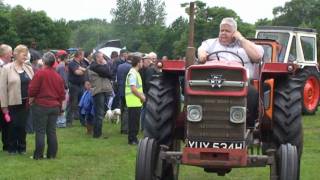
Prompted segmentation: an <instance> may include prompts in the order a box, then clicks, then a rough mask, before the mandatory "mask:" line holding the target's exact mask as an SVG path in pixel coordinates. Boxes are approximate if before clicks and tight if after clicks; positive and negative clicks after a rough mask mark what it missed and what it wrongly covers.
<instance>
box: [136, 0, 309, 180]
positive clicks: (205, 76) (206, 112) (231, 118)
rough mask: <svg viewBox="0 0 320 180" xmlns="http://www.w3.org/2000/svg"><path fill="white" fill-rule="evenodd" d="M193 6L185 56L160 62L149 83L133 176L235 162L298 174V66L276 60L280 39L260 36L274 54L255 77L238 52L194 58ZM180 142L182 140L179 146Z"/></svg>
mask: <svg viewBox="0 0 320 180" xmlns="http://www.w3.org/2000/svg"><path fill="white" fill-rule="evenodd" d="M192 6H193V3H191V4H190V7H191V8H190V10H191V12H190V27H191V28H190V31H189V33H190V35H189V48H188V50H187V60H186V61H174V60H171V61H163V62H162V73H161V74H160V75H158V76H157V77H155V78H154V79H153V80H152V81H151V82H150V84H151V87H150V90H149V92H148V95H147V102H146V109H145V110H146V112H145V113H146V115H145V127H144V136H145V137H144V139H142V140H141V141H140V142H139V146H138V152H137V159H136V179H137V180H153V179H165V180H167V179H178V174H179V173H178V172H179V171H178V169H179V164H185V165H191V166H197V167H200V168H203V169H204V170H205V171H206V172H214V173H217V174H218V175H225V174H226V173H229V172H230V171H231V170H232V168H244V167H264V166H267V165H270V167H271V168H270V170H271V173H270V179H280V180H285V179H288V180H296V179H299V176H300V160H301V155H302V149H303V129H302V113H301V112H302V104H303V98H302V96H301V84H302V83H301V81H302V79H301V78H299V76H297V75H298V74H299V73H300V70H301V69H300V66H299V65H298V64H296V63H294V62H289V61H288V62H279V61H276V59H278V54H279V53H280V52H281V45H280V44H279V43H278V42H277V41H276V40H261V39H260V40H257V41H256V43H257V44H260V45H263V47H264V48H265V51H267V53H268V52H269V51H268V50H269V49H267V48H269V47H270V48H271V49H270V52H271V53H270V54H267V56H265V57H264V58H263V61H262V63H261V64H257V66H256V67H257V69H256V73H257V75H258V76H257V78H256V79H248V75H247V74H248V72H247V70H246V68H244V64H243V62H242V61H241V58H240V57H235V58H237V59H239V63H237V62H230V61H227V60H219V61H218V60H217V61H207V62H206V63H205V64H194V62H195V58H194V57H195V50H194V48H193V43H192V37H193V28H192V27H193V23H194V20H193V8H192ZM296 30H302V29H299V28H297V29H296ZM190 39H191V40H190ZM219 53H221V52H214V53H212V54H210V55H209V56H212V55H213V56H219ZM230 53H232V52H230ZM286 55H287V54H286ZM181 82H182V83H181ZM181 84H183V86H181ZM249 84H252V85H254V87H255V88H256V89H257V91H258V93H259V103H258V104H259V105H258V107H257V109H258V110H259V114H258V116H257V117H256V120H255V124H254V126H249V125H248V124H249V123H248V120H247V98H248V97H247V95H248V86H249ZM181 94H183V96H184V98H181ZM180 142H184V144H183V145H184V146H183V147H182V148H181V147H180ZM253 149H257V150H259V149H261V150H262V151H261V152H262V153H261V154H258V153H253V151H251V150H253ZM259 151H260V150H259Z"/></svg>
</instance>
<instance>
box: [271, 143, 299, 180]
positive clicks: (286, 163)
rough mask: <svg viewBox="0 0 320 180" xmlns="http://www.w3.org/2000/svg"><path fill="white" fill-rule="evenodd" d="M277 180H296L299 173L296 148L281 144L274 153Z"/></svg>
mask: <svg viewBox="0 0 320 180" xmlns="http://www.w3.org/2000/svg"><path fill="white" fill-rule="evenodd" d="M276 163H277V175H278V180H297V179H298V171H299V162H298V153H297V149H296V146H292V145H291V144H289V143H288V144H282V145H281V146H280V148H279V149H278V151H277V153H276Z"/></svg>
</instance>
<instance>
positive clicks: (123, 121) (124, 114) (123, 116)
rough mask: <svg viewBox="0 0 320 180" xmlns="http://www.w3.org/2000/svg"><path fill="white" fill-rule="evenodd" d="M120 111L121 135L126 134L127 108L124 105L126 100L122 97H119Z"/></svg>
mask: <svg viewBox="0 0 320 180" xmlns="http://www.w3.org/2000/svg"><path fill="white" fill-rule="evenodd" d="M120 110H121V115H120V117H121V124H120V126H121V127H120V131H121V133H128V108H127V105H126V99H125V97H124V96H121V97H120Z"/></svg>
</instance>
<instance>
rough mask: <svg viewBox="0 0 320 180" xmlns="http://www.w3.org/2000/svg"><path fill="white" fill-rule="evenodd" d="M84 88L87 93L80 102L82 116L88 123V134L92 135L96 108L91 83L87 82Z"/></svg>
mask: <svg viewBox="0 0 320 180" xmlns="http://www.w3.org/2000/svg"><path fill="white" fill-rule="evenodd" d="M84 87H85V92H84V93H83V95H82V97H81V99H80V102H79V108H80V115H81V116H82V117H83V119H84V120H85V121H86V127H87V134H88V135H92V132H93V119H94V108H93V98H92V93H91V84H90V82H88V81H86V82H85V85H84Z"/></svg>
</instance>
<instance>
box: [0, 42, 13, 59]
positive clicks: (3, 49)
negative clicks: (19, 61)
mask: <svg viewBox="0 0 320 180" xmlns="http://www.w3.org/2000/svg"><path fill="white" fill-rule="evenodd" d="M9 52H10V53H12V47H11V46H9V45H7V44H1V45H0V57H1V56H4V55H6V54H7V53H9Z"/></svg>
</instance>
